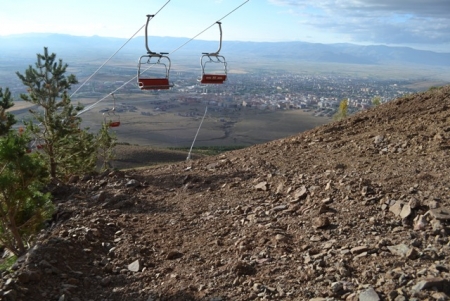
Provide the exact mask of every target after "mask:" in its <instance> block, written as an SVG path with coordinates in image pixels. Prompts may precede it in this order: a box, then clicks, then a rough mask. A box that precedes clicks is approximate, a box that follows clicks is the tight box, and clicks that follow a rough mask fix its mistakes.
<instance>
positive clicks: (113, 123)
mask: <svg viewBox="0 0 450 301" xmlns="http://www.w3.org/2000/svg"><path fill="white" fill-rule="evenodd" d="M111 95H112V97H113V100H114V103H113V108H112V109H111V110H108V111H107V112H105V113H103V118H104V120H105V124H106V125H108V126H109V127H111V128H114V127H119V126H120V115H119V114H116V98H115V97H114V93H111Z"/></svg>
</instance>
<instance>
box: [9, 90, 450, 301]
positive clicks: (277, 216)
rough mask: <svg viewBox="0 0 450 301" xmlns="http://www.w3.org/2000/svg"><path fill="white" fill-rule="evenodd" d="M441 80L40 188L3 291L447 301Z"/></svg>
mask: <svg viewBox="0 0 450 301" xmlns="http://www.w3.org/2000/svg"><path fill="white" fill-rule="evenodd" d="M449 137H450V86H446V87H443V88H439V89H433V90H432V91H428V92H424V93H419V94H414V95H411V96H408V97H404V98H401V99H397V100H394V101H392V102H389V103H386V104H384V105H381V106H379V107H377V108H374V109H371V110H368V111H365V112H362V113H359V114H357V115H355V116H352V117H350V118H348V119H346V120H343V121H339V122H333V123H329V124H327V125H324V126H321V127H318V128H315V129H313V130H310V131H307V132H304V133H300V134H298V135H295V136H292V137H289V138H285V139H281V140H276V141H272V142H269V143H265V144H260V145H255V146H252V147H249V148H245V149H241V150H237V151H232V152H228V153H225V154H222V155H220V156H213V157H206V158H201V159H196V160H192V161H188V162H184V161H183V162H181V163H172V164H166V165H162V166H157V167H154V168H148V169H142V170H130V171H113V172H105V173H104V174H102V175H98V176H86V177H84V178H81V179H78V178H74V179H72V181H71V184H69V185H66V186H64V185H60V186H56V187H53V193H54V195H55V203H56V204H57V207H58V212H57V214H56V215H55V217H54V220H53V221H52V223H51V226H49V227H48V229H46V230H45V231H43V232H42V233H41V234H40V235H39V236H38V237H37V244H36V246H35V247H33V249H32V250H31V251H30V252H29V253H28V254H27V255H26V256H24V257H23V258H21V259H20V260H19V261H18V262H17V263H16V264H15V265H14V267H13V271H11V272H5V273H4V274H3V275H2V280H1V288H2V290H1V294H2V295H3V300H15V301H18V300H59V301H62V300H64V301H67V300H70V301H76V300H136V301H140V300H142V301H150V300H153V301H156V300H160V301H162V300H208V301H212V300H215V301H219V300H222V301H226V300H233V301H243V300H311V301H312V300H314V301H319V300H362V301H369V300H396V301H400V300H448V298H449V297H448V296H450V272H449V271H450V263H449V260H448V258H449V256H450V243H449V239H448V234H449V230H450V228H449V221H450V201H449V199H448V195H449V183H450V164H449V155H448V154H449V149H450V142H449Z"/></svg>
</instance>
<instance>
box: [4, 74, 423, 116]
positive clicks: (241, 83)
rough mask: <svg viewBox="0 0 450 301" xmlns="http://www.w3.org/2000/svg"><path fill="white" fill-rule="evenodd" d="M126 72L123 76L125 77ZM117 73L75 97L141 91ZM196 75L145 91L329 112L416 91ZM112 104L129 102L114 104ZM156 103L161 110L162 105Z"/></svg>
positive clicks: (331, 80)
mask: <svg viewBox="0 0 450 301" xmlns="http://www.w3.org/2000/svg"><path fill="white" fill-rule="evenodd" d="M124 72H125V71H124ZM128 72H129V71H127V73H126V74H123V76H126V77H129V74H128ZM121 76H122V74H121V73H120V71H118V70H116V73H115V77H117V80H109V81H100V80H95V79H94V80H91V81H90V82H88V83H86V84H84V86H83V87H82V89H80V91H79V92H78V93H77V95H76V96H75V98H76V97H83V98H98V99H100V98H102V97H104V96H105V95H108V94H109V93H111V92H113V91H116V89H119V90H118V91H117V92H115V93H132V94H134V93H142V91H141V90H140V89H139V87H138V86H137V83H136V81H130V82H128V81H124V80H120V77H121ZM197 76H198V74H194V73H190V72H177V73H175V74H174V75H173V76H172V75H171V78H170V80H171V81H172V82H173V83H174V87H173V88H171V89H170V90H161V91H154V92H150V93H154V94H158V95H162V94H166V95H170V96H169V97H170V99H171V100H174V101H176V102H178V103H181V104H184V105H187V104H190V103H208V105H209V106H210V107H216V108H217V109H221V108H236V109H238V108H242V107H246V108H254V109H259V110H290V109H303V110H307V111H311V112H312V113H313V114H316V115H318V116H331V115H332V114H334V112H335V110H336V109H337V108H338V107H339V104H340V102H341V101H342V100H344V99H346V100H347V101H348V107H349V110H351V111H353V112H354V111H359V110H364V109H367V108H369V107H371V106H372V103H373V100H374V99H375V98H377V99H378V101H379V102H380V103H383V102H387V101H389V100H392V99H395V98H397V97H401V96H403V95H405V94H409V93H413V92H417V91H414V90H412V89H408V88H405V87H407V86H408V85H410V84H412V83H413V81H412V80H403V81H400V80H388V79H385V80H383V79H367V78H356V77H355V78H351V77H346V76H344V75H300V74H296V73H286V72H265V73H261V74H258V73H246V74H229V76H228V79H227V81H226V82H225V83H224V84H223V85H202V84H200V83H199V82H198V80H197ZM80 82H81V81H80ZM10 84H11V86H10V89H11V91H12V93H13V95H15V96H16V97H18V94H20V93H26V91H25V90H24V89H25V88H24V87H23V85H21V84H18V83H17V81H15V82H14V83H10ZM6 86H7V85H6ZM76 88H77V87H74V89H76ZM164 105H165V106H167V105H168V104H167V103H165V104H164ZM117 109H124V110H129V109H130V108H124V107H123V106H118V108H117ZM160 109H162V110H163V109H164V106H161V107H160Z"/></svg>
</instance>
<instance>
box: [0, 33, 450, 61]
mask: <svg viewBox="0 0 450 301" xmlns="http://www.w3.org/2000/svg"><path fill="white" fill-rule="evenodd" d="M148 40H149V47H150V49H151V50H152V51H155V52H170V51H171V50H173V49H176V50H177V52H179V53H180V54H186V53H200V54H201V53H202V52H205V51H207V52H209V51H210V52H212V51H215V50H217V48H218V41H206V40H190V39H188V38H181V37H155V36H150V37H148ZM125 42H127V39H125V38H113V37H100V36H90V37H87V36H72V35H67V34H52V33H48V34H46V33H41V34H39V33H35V34H33V33H31V34H21V35H10V36H0V43H1V45H2V47H1V49H0V53H2V54H3V55H5V56H12V57H14V56H16V57H20V56H21V55H23V54H28V55H29V54H31V53H33V54H35V53H36V52H37V51H40V50H41V49H42V48H43V47H49V49H50V51H53V52H57V53H60V52H61V53H67V54H69V53H70V54H79V55H80V54H83V53H98V52H99V51H104V52H108V53H109V54H110V53H113V52H114V51H116V50H117V49H118V48H119V47H122V46H123V45H124V43H125ZM180 46H182V47H180ZM123 52H124V53H126V54H134V55H137V56H139V55H142V54H145V53H146V49H145V39H144V37H142V36H138V37H134V38H133V39H130V40H129V41H128V42H127V45H126V46H125V47H123ZM221 53H222V54H225V55H231V56H234V57H239V56H241V57H245V58H247V57H253V58H255V57H256V58H262V59H264V58H265V59H271V60H283V59H294V60H300V61H305V62H329V63H346V64H362V65H368V64H372V65H389V64H417V65H426V66H435V67H446V66H450V53H440V52H433V51H429V50H417V49H414V48H409V47H393V46H385V45H356V44H349V43H337V44H321V43H308V42H300V41H292V42H241V41H227V40H224V41H223V44H222V50H221Z"/></svg>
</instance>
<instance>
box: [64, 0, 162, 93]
mask: <svg viewBox="0 0 450 301" xmlns="http://www.w3.org/2000/svg"><path fill="white" fill-rule="evenodd" d="M170 1H171V0H168V1H167V2H166V3H165V4H164V5H163V6H162V7H161V8H160V9H159V10H158V11H157V12H156V13H155V16H156V15H157V14H158V13H159V12H160V11H161V10H162V9H163V8H164V7H165V6H166V5H167V4H169V2H170ZM144 27H145V24H144V25H142V26H141V28H139V29H138V30H137V31H136V32H135V33H134V34H133V35H132V36H131V37H130V38H129V39H128V40H127V41H126V42H125V43H124V44H123V45H122V46H121V47H120V48H119V49H118V50H117V51H116V52H114V54H113V55H111V56H110V57H109V58H108V59H107V60H106V61H105V62H104V63H103V64H102V65H101V66H100V67H98V69H97V70H95V72H94V73H93V74H92V75H91V76H89V77H88V78H87V79H86V80H85V81H84V82H83V83H82V84H81V85H80V86H79V87H78V88H77V89H76V90H75V92H73V93H72V95H70V97H73V96H74V95H75V94H76V93H77V92H78V91H79V90H80V89H81V88H82V87H83V86H84V85H85V84H86V83H87V82H88V81H89V80H90V79H91V78H92V77H93V76H94V75H96V74H97V73H98V72H99V71H100V69H101V68H103V66H105V65H106V64H107V63H108V62H109V61H110V60H111V59H112V58H113V57H114V56H115V55H116V54H117V53H118V52H119V51H120V50H122V48H123V47H125V45H126V44H128V42H130V41H131V40H132V39H133V38H134V37H135V36H136V35H137V34H138V33H139V32H140V31H141V30H142V28H144Z"/></svg>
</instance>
